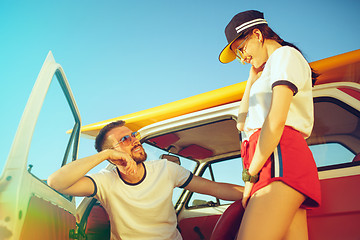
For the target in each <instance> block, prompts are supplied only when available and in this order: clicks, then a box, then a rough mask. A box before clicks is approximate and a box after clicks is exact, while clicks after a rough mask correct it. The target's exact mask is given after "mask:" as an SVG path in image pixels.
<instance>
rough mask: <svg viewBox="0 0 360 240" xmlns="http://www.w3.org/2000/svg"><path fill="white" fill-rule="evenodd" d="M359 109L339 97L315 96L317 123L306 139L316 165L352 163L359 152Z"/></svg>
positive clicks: (315, 118) (315, 120)
mask: <svg viewBox="0 0 360 240" xmlns="http://www.w3.org/2000/svg"><path fill="white" fill-rule="evenodd" d="M359 126H360V121H359V112H358V111H357V110H356V109H354V108H352V107H350V106H349V105H347V104H345V103H344V102H341V101H340V100H337V99H334V98H329V97H320V98H316V99H314V127H313V130H312V133H311V136H310V137H309V138H308V139H307V140H306V141H307V143H308V145H309V146H310V149H311V151H312V153H313V155H314V159H315V161H316V164H317V167H324V166H331V165H335V164H341V163H350V162H352V161H353V158H354V156H355V154H356V153H358V152H360V127H359Z"/></svg>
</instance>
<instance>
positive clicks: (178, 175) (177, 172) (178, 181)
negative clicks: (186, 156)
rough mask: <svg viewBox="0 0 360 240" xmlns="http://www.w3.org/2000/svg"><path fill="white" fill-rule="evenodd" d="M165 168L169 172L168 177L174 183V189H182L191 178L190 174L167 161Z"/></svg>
mask: <svg viewBox="0 0 360 240" xmlns="http://www.w3.org/2000/svg"><path fill="white" fill-rule="evenodd" d="M167 168H168V171H169V177H170V178H171V179H172V180H173V182H174V187H180V188H184V187H186V186H187V185H188V184H189V183H190V182H191V180H192V178H193V174H192V172H190V171H189V170H187V169H186V168H184V167H182V166H180V165H178V164H176V163H173V162H170V161H167Z"/></svg>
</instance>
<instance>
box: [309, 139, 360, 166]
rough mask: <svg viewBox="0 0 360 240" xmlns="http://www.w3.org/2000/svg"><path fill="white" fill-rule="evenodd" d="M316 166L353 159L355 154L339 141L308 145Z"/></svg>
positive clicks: (346, 161)
mask: <svg viewBox="0 0 360 240" xmlns="http://www.w3.org/2000/svg"><path fill="white" fill-rule="evenodd" d="M310 150H311V151H312V153H313V156H314V159H315V162H316V166H317V167H324V166H330V165H335V164H340V163H348V162H351V161H352V160H353V158H354V157H355V154H354V153H352V152H351V151H350V150H348V149H347V148H345V147H344V146H342V145H341V144H339V143H326V144H319V145H312V146H310Z"/></svg>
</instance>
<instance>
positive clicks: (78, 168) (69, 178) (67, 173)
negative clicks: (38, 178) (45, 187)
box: [48, 150, 108, 191]
mask: <svg viewBox="0 0 360 240" xmlns="http://www.w3.org/2000/svg"><path fill="white" fill-rule="evenodd" d="M107 158H108V152H107V150H105V151H102V152H99V153H97V154H94V155H92V156H89V157H85V158H81V159H78V160H75V161H73V162H71V163H68V164H66V165H64V166H63V167H62V168H60V169H59V170H57V171H56V172H54V173H53V174H51V175H50V176H49V178H48V184H49V186H50V187H52V188H54V189H56V190H58V191H61V190H63V189H67V188H68V187H70V186H72V185H73V184H74V183H76V182H77V181H79V179H80V178H82V177H83V176H85V174H86V173H87V172H89V171H90V170H91V169H93V168H94V167H95V166H97V165H98V164H100V163H101V162H103V161H104V160H106V159H107Z"/></svg>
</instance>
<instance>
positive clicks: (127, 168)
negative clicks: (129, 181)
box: [108, 149, 137, 175]
mask: <svg viewBox="0 0 360 240" xmlns="http://www.w3.org/2000/svg"><path fill="white" fill-rule="evenodd" d="M108 151H109V157H108V160H109V161H110V162H111V163H113V164H115V165H116V166H117V167H118V169H119V171H120V172H121V173H123V174H126V175H134V174H135V173H136V171H137V164H136V162H135V161H134V160H133V159H132V158H131V156H130V155H129V154H128V153H126V152H123V151H118V150H114V149H109V150H108Z"/></svg>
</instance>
